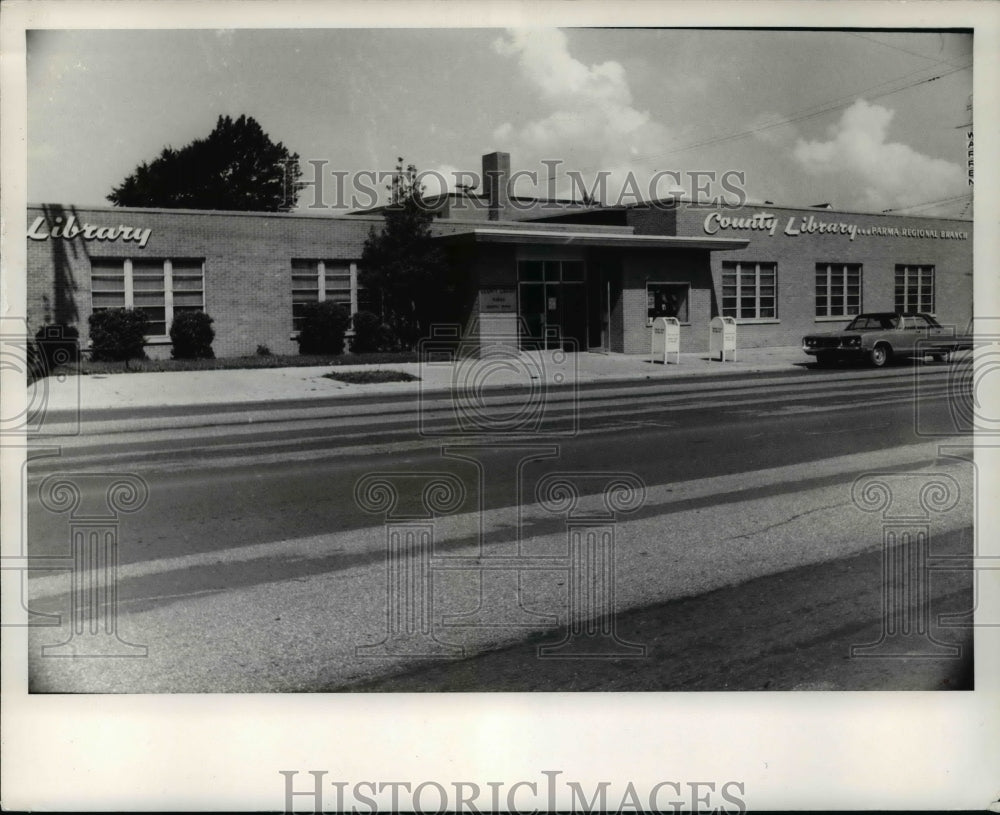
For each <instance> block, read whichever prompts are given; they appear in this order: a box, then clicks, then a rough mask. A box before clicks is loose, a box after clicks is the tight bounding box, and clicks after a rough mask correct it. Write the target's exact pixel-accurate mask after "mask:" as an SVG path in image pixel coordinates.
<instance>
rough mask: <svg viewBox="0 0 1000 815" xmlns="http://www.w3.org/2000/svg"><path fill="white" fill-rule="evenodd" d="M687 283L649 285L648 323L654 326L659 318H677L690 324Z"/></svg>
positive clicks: (647, 288) (647, 295)
mask: <svg viewBox="0 0 1000 815" xmlns="http://www.w3.org/2000/svg"><path fill="white" fill-rule="evenodd" d="M690 288H691V287H690V286H689V285H688V284H687V283H647V284H646V321H647V322H648V323H650V324H652V322H653V320H655V319H656V318H657V317H676V318H677V319H678V320H679V321H680V322H682V323H686V322H688V291H689V289H690Z"/></svg>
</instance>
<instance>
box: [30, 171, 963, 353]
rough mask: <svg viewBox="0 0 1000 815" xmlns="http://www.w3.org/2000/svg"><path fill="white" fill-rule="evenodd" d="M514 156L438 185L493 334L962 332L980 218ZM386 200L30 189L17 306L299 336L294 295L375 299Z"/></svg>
mask: <svg viewBox="0 0 1000 815" xmlns="http://www.w3.org/2000/svg"><path fill="white" fill-rule="evenodd" d="M509 177H510V158H509V156H508V154H506V153H491V154H489V155H487V156H484V157H483V178H484V184H483V187H484V188H483V190H482V191H481V192H474V191H463V192H461V193H449V194H446V195H442V196H438V197H436V198H434V199H431V200H430V201H429V202H428V205H429V206H430V207H431V208H432V209H433V211H434V219H433V222H432V224H431V230H432V234H433V236H434V240H436V241H438V242H439V243H440V245H441V247H442V249H443V250H444V251H445V254H446V257H447V259H448V263H449V265H450V266H451V269H452V272H453V276H454V279H455V280H457V281H459V283H458V285H459V295H458V301H459V303H460V305H459V306H458V307H457V312H456V314H455V322H454V325H455V326H457V327H458V331H459V332H460V334H461V336H462V338H463V339H464V340H465V341H466V342H468V343H469V344H470V345H472V346H473V347H474V346H475V345H476V343H478V342H482V343H486V342H490V343H494V342H497V341H501V342H505V343H511V344H519V343H520V344H525V345H527V344H529V343H530V347H538V345H539V343H541V344H542V345H544V346H546V347H563V348H566V349H570V350H579V351H595V352H604V353H609V352H610V353H625V354H640V353H648V351H649V347H650V331H651V328H650V327H651V325H652V322H653V320H654V319H655V318H657V317H675V318H676V319H677V320H678V321H679V322H680V331H681V350H682V352H702V351H706V350H707V349H708V343H709V333H710V332H709V321H710V320H711V319H712V318H713V317H715V316H723V317H732V318H734V320H735V321H736V324H737V333H738V340H737V342H738V346H739V347H741V348H759V347H769V346H793V345H798V344H799V342H800V340H801V338H802V336H803V335H805V334H809V333H813V332H816V331H818V330H835V329H837V328H839V327H842V326H844V325H846V324H847V322H848V321H849V320H851V318H852V317H853V316H854V315H857V314H859V313H861V312H862V311H919V312H925V313H928V314H931V315H933V316H935V317H936V319H937V321H938V322H939V323H941V324H942V325H954V326H956V328H958V329H959V330H962V329H963V328H964V327H965V326H966V325H967V324H968V323H969V321H970V320H971V318H972V313H973V309H972V303H973V269H972V257H973V255H972V247H973V235H972V223H971V220H967V219H947V218H924V217H914V216H897V215H877V214H865V213H856V212H842V211H837V210H834V209H832V208H831V207H829V206H825V205H824V206H816V207H807V208H788V207H783V206H776V205H772V204H771V203H765V204H749V203H748V204H746V205H744V206H740V207H732V206H727V205H717V206H707V205H704V204H699V203H693V202H690V201H685V200H682V199H671V200H667V201H656V202H651V203H646V204H635V205H622V206H599V205H587V204H581V203H578V202H576V203H574V202H567V201H555V200H548V201H546V200H543V199H526V198H517V197H513V196H511V195H510V194H509V190H508V186H509V185H508V179H509ZM381 221H382V216H381V214H380V211H379V210H369V211H365V212H360V213H355V214H347V215H343V214H340V215H331V214H329V213H322V214H316V213H312V212H309V213H298V212H293V213H280V214H276V213H253V212H216V211H201V210H180V209H139V208H119V207H83V206H80V207H77V206H73V205H69V204H38V205H34V204H33V205H29V207H28V235H27V238H28V240H27V243H28V254H27V281H28V287H27V296H28V302H27V314H28V319H29V326H30V329H31V331H32V333H34V332H35V331H37V330H38V329H40V328H41V327H43V326H46V325H73V326H76V327H77V329H78V330H79V332H80V341H81V347H82V348H83V349H84V350H86V349H87V347H88V344H89V337H88V322H87V320H88V317H89V316H90V314H92V313H93V312H95V311H99V310H101V309H113V308H123V307H125V308H138V309H142V310H143V311H145V312H146V314H147V317H148V318H149V327H150V334H149V337H148V344H147V348H146V351H147V353H148V355H149V356H150V357H154V358H157V357H169V356H170V337H169V331H170V325H171V322H172V320H173V318H174V316H175V315H177V314H178V313H180V312H183V311H192V310H196V311H205V312H207V313H208V314H209V315H211V317H212V318H213V319H214V321H215V322H214V328H215V331H216V336H215V341H214V344H213V348H214V350H215V354H216V356H219V357H227V356H247V355H252V354H254V353H255V352H256V349H257V347H258V346H259V345H264V346H267V347H268V348H269V349H270V350H271V351H272V352H274V353H277V354H294V353H297V351H298V346H297V344H296V342H295V338H296V335H297V331H298V321H299V319H300V312H301V309H302V307H303V306H304V305H306V304H308V303H311V302H316V301H325V300H332V301H336V302H338V303H341V304H343V305H344V307H345V308H346V309H347V310H348V311H350V312H351V313H355V312H357V311H359V310H373V311H376V312H377V310H378V308H377V304H376V303H373V302H371V298H369V297H367V296H366V292H365V290H364V288H363V287H362V286H359V284H358V269H359V266H360V263H361V256H362V250H363V247H364V243H365V239H366V237H367V235H368V233H369V230H370V228H371V227H372V226H375V227H376V229H377V228H378V226H379V224H380V223H381Z"/></svg>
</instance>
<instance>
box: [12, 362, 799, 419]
mask: <svg viewBox="0 0 1000 815" xmlns="http://www.w3.org/2000/svg"><path fill="white" fill-rule="evenodd" d="M809 362H810V358H809V357H807V356H806V355H805V354H803V353H802V349H801V348H799V347H798V346H793V347H782V348H756V349H746V350H741V351H739V352H738V353H737V359H736V361H727V362H720V361H718V359H715V360H710V359H709V357H708V354H707V353H695V354H681V363H680V364H679V365H678V364H676V363H674V362H670V363H668V364H666V365H664V364H661V363H651V362H650V361H649V356H648V355H643V356H638V355H626V354H596V353H578V354H566V353H562V352H559V351H546V352H525V353H521V354H518V355H516V356H515V355H511V356H506V355H504V356H497V357H486V358H483V359H477V360H473V359H470V360H467V361H463V362H458V363H452V362H441V363H417V362H410V363H402V364H385V365H343V366H330V365H323V366H318V367H308V368H257V369H240V370H224V371H185V372H171V373H134V374H93V375H88V376H71V377H63V378H61V379H60V378H58V377H51V378H48V379H43V380H39V381H38V382H36V383H34V384H33V385H31V386H30V387H29V388H28V403H29V404H31V405H42V404H44V405H45V408H46V410H49V411H68V410H75V409H76V408H77V407H78V406H79V407H80V408H82V409H83V410H103V409H108V408H120V407H137V408H141V407H168V406H170V407H173V406H188V405H192V406H194V405H219V404H233V403H249V402H268V401H274V402H284V401H295V400H305V399H317V398H323V397H329V396H344V397H351V396H366V395H380V394H385V395H405V394H410V393H412V394H416V393H418V392H422V393H429V392H448V391H450V390H451V389H452V388H454V387H456V386H460V387H466V388H470V389H474V390H475V391H476V392H478V391H479V390H495V389H503V388H515V387H538V386H539V384H541V383H543V382H544V383H545V384H546V385H548V386H555V387H566V386H568V385H571V384H573V383H574V382H575V383H576V384H578V385H581V386H583V385H588V384H592V383H606V384H608V385H611V384H613V383H614V382H617V381H630V380H642V379H662V380H669V379H678V378H681V377H689V376H711V375H731V376H732V375H739V374H747V373H754V372H758V371H792V370H795V369H796V367H797V366H802V365H806V364H808V363H809ZM380 369H384V370H392V371H404V372H406V373H409V374H412V375H413V376H416V377H419V381H412V382H389V383H383V384H372V385H353V384H347V383H345V382H338V381H336V380H333V379H326V378H324V376H323V375H324V374H327V373H330V372H346V371H359V370H380Z"/></svg>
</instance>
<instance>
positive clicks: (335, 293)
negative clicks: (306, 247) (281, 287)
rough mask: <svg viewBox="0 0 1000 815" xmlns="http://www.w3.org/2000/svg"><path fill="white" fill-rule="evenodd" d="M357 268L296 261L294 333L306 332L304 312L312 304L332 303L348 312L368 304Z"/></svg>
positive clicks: (346, 263)
mask: <svg viewBox="0 0 1000 815" xmlns="http://www.w3.org/2000/svg"><path fill="white" fill-rule="evenodd" d="M356 281H357V266H355V264H353V263H350V262H349V261H343V260H305V259H293V260H292V329H293V330H294V331H299V330H300V329H301V328H302V312H303V309H304V308H305V307H306V306H307V305H308V304H309V303H322V302H325V301H327V300H330V301H332V302H334V303H339V304H340V305H342V306H343V307H344V308H345V309H347V311H348V312H354V311H356V310H357V309H358V300H359V299H360V300H363V301H364V300H365V297H364V294H363V293H362V291H361V290H360V287H359V286H357V283H356Z"/></svg>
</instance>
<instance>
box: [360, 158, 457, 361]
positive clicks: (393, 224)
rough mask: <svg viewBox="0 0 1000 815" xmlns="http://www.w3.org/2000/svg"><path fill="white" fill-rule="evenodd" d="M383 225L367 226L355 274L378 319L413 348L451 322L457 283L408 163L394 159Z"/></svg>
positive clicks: (432, 215)
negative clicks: (378, 313) (436, 328)
mask: <svg viewBox="0 0 1000 815" xmlns="http://www.w3.org/2000/svg"><path fill="white" fill-rule="evenodd" d="M388 190H389V192H390V202H389V204H388V206H386V208H385V220H384V222H383V224H382V228H381V229H379V230H376V229H375V227H372V228H371V230H370V231H369V233H368V238H367V240H366V241H365V247H364V251H363V252H362V255H361V270H360V271H359V278H360V282H361V283H362V285H364V286H365V288H366V289H368V291H369V292H370V293H371V295H372V298H373V301H374V303H376V304H377V305H378V307H379V310H380V311H381V315H382V319H383V320H384V321H385V323H386V324H387V325H388V326H389V327H390V328H391V329H392V330H393V332H394V333H395V335H396V337H397V338H398V339H399V341H400V342H401V343H402V344H403V346H404V347H408V348H412V347H413V345H414V344H416V341H417V340H418V339H419V338H420V337H426V336H428V334H429V333H430V327H431V325H433V324H434V323H435V322H454V321H455V318H456V315H457V312H456V309H455V308H454V305H455V302H456V296H457V295H456V292H457V284H456V281H454V280H453V279H451V276H450V273H449V268H448V264H447V262H446V258H445V255H444V252H443V251H442V250H441V248H440V247H439V246H437V244H435V242H434V241H433V240H432V238H431V231H430V224H431V221H432V220H433V218H434V214H433V212H432V211H431V210H430V208H429V207H427V206H426V205H425V204H424V203H423V185H422V184H421V183H420V182H419V181H418V180H417V169H416V167H414V166H413V165H412V164H410V165H408V166H407V167H406V169H405V170H404V169H403V159H402V158H400V159H398V164H397V165H396V172H395V174H394V175H393V179H392V183H391V184H390V185H389V187H388Z"/></svg>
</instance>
